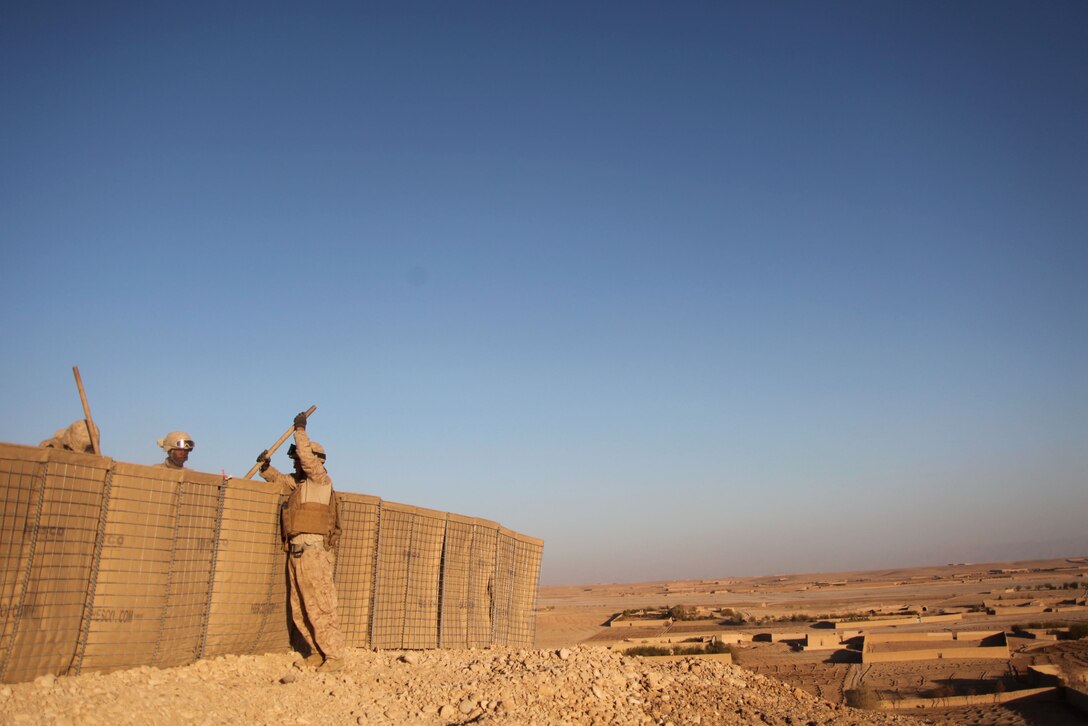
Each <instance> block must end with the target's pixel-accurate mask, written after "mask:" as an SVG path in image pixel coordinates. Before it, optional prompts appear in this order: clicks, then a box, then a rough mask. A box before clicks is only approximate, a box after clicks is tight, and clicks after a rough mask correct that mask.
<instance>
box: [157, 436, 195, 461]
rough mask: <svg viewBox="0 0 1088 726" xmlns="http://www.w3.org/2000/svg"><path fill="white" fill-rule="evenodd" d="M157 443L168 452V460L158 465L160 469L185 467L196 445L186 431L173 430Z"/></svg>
mask: <svg viewBox="0 0 1088 726" xmlns="http://www.w3.org/2000/svg"><path fill="white" fill-rule="evenodd" d="M155 443H156V444H158V445H159V446H160V447H162V450H163V451H165V452H166V461H164V462H162V463H161V464H158V465H157V466H158V468H160V469H184V468H185V462H186V461H188V460H189V452H190V451H192V450H193V447H194V446H196V444H194V443H193V440H192V438H190V436H189V434H187V433H185V432H184V431H171V432H170V433H168V434H167V435H166V436H164V437H163V438H161V439H159V440H158V441H156V442H155Z"/></svg>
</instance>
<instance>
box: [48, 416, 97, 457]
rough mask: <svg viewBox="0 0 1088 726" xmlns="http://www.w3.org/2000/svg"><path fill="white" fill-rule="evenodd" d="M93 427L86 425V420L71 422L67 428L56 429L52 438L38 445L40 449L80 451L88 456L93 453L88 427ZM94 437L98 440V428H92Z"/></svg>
mask: <svg viewBox="0 0 1088 726" xmlns="http://www.w3.org/2000/svg"><path fill="white" fill-rule="evenodd" d="M89 426H94V424H88V423H87V420H86V419H82V418H81V419H80V420H78V421H75V422H73V423H72V424H70V425H69V426H68V428H64V429H57V432H56V433H55V434H53V438H51V439H46V440H45V441H43V442H41V443H40V444H38V447H39V448H42V449H66V450H68V451H81V452H86V453H88V454H93V453H94V446H93V445H92V444H91V435H90V433H89V432H88V427H89ZM94 437H95V438H96V439H97V438H98V427H97V426H94Z"/></svg>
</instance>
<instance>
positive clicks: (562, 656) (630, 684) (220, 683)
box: [0, 561, 1088, 726]
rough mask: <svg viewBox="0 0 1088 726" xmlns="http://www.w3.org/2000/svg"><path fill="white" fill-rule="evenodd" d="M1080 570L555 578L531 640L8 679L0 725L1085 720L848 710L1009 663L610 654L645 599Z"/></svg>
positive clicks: (1005, 579) (840, 608)
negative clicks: (559, 581)
mask: <svg viewBox="0 0 1088 726" xmlns="http://www.w3.org/2000/svg"><path fill="white" fill-rule="evenodd" d="M1069 564H1070V563H1066V562H1063V561H1056V562H1054V563H1044V564H1043V565H1039V566H1035V565H1033V566H1031V567H1024V568H1021V567H1020V566H1019V563H1017V566H1016V567H1014V568H1011V569H1017V570H1019V569H1024V570H1025V571H1024V572H1018V573H1014V574H1002V573H997V574H995V573H993V572H991V570H992V569H1000V568H994V567H993V566H953V567H949V568H931V569H927V570H918V571H914V570H902V571H900V570H897V571H883V572H880V573H834V574H830V575H829V574H823V575H787V576H775V577H768V578H747V579H732V580H728V581H720V580H704V581H698V582H695V583H690V582H684V583H641V584H636V585H594V586H565V587H544V588H541V592H540V599H539V608H538V612H537V620H536V627H537V643H536V646H537V647H536V648H535V649H533V650H510V649H501V648H496V649H484V650H465V651H423V652H393V651H377V652H376V651H369V650H355V651H352V652H350V654H349V656H348V658H347V661H346V666H345V668H344V669H343V670H341V671H339V672H336V673H332V674H322V673H320V672H315V671H312V670H306V669H301V668H298V667H296V666H295V665H294V661H295V659H296V656H295V655H294V654H291V653H287V652H283V653H272V654H267V655H262V656H227V657H223V658H216V659H211V660H207V661H200V662H197V663H194V664H191V665H189V666H185V667H180V668H171V669H165V670H158V669H155V668H146V667H145V668H137V669H132V670H127V671H118V672H115V673H107V674H95V673H90V674H84V675H81V676H76V677H63V678H54V677H53V676H42V677H40V678H38V679H36V680H35V681H33V682H30V683H18V684H11V685H0V725H4V726H6V725H7V724H50V725H54V726H68V725H71V726H77V725H81V724H89V725H90V726H95V725H96V724H100V725H102V726H121V725H124V724H141V725H142V724H149V723H151V724H199V725H201V726H204V725H207V726H214V725H217V724H228V723H229V724H250V723H254V724H269V725H272V724H277V725H278V724H298V725H300V726H306V725H309V724H312V725H313V726H326V725H327V724H428V725H430V724H468V723H474V724H482V723H494V724H542V725H548V726H551V725H554V724H617V725H624V724H658V725H660V724H676V725H677V726H679V725H680V724H752V723H767V724H783V725H785V724H790V725H798V724H805V725H806V726H807V725H809V724H839V725H841V726H846V725H847V724H857V725H858V726H861V725H863V724H890V723H899V724H911V723H940V724H964V725H967V724H970V725H972V726H975V725H979V726H980V725H982V724H993V725H995V726H1039V725H1041V724H1055V725H1057V726H1064V725H1065V724H1074V723H1076V724H1080V723H1084V721H1085V718H1084V716H1083V714H1078V713H1076V712H1074V711H1072V710H1071V709H1070V708H1069V707H1068V706H1067V705H1066V704H1065V703H1063V702H1046V703H1036V704H1030V703H1022V702H1017V703H1015V704H1007V705H1005V706H997V705H984V706H976V707H971V708H962V709H940V710H927V711H925V712H923V713H914V714H910V715H905V714H896V713H888V712H872V711H862V710H857V709H852V708H848V707H847V706H845V705H844V692H845V691H846V690H848V689H850V688H853V687H857V686H858V685H860V684H866V685H871V686H873V687H876V688H895V689H900V690H902V689H907V688H914V689H924V688H928V687H929V686H930V684H935V683H939V682H941V681H942V679H952V680H955V681H963V680H964V679H968V678H970V679H975V681H978V682H980V683H982V682H985V681H988V680H990V679H992V678H994V677H1001V676H1002V675H1003V674H1004V673H1005V671H1004V670H1002V666H1000V665H998V666H996V667H995V666H993V665H983V666H979V665H974V666H969V667H966V668H964V667H962V666H957V668H958V670H955V669H954V670H952V671H951V672H948V671H945V670H941V669H940V668H937V669H933V668H931V667H929V666H926V665H924V664H923V665H920V666H919V665H914V664H911V665H909V666H908V665H904V664H889V667H888V668H887V669H885V670H881V669H878V668H861V667H860V665H859V664H858V663H855V662H853V661H852V660H851V659H850V658H849V657H846V658H844V657H842V651H837V652H835V653H817V652H809V653H797V652H795V651H794V650H793V649H791V647H790V646H788V645H786V644H784V643H779V642H773V643H772V642H763V643H746V644H744V646H743V647H741V648H740V649H738V651H737V662H738V664H739V665H730V664H727V663H722V662H720V661H709V660H699V659H685V660H681V661H676V662H662V661H660V660H655V659H651V658H638V657H626V656H622V655H620V654H618V653H615V652H613V651H611V650H609V649H608V648H607V647H604V646H607V645H609V644H610V643H614V642H616V641H618V640H620V639H622V638H623V637H625V636H630V635H633V634H636V633H640V632H644V634H656V633H659V632H660V628H658V629H656V630H655V629H653V628H651V629H646V630H645V631H638V630H624V631H620V629H617V628H609V627H608V626H607V622H608V620H609V619H610V618H611V616H612V615H614V614H616V613H618V612H621V611H622V610H625V609H629V608H635V607H642V606H645V605H651V606H655V605H661V604H668V603H671V604H679V603H684V604H707V605H713V606H721V605H727V606H729V607H732V608H735V609H737V610H740V611H743V612H744V613H745V614H746V616H748V617H750V618H752V619H764V618H781V617H792V616H796V615H798V614H800V613H810V614H818V613H833V612H864V611H867V610H872V609H877V610H881V611H888V610H892V611H894V610H895V609H896V608H900V607H902V606H904V605H908V604H919V603H925V604H927V606H928V607H930V609H931V610H935V609H937V608H938V607H950V606H954V605H970V604H972V603H975V602H977V601H980V600H981V599H982V598H983V597H990V598H992V597H997V596H998V595H999V594H1008V595H1009V596H1010V598H1011V596H1012V593H1016V594H1017V595H1018V596H1019V595H1022V594H1023V593H1024V592H1025V590H1024V589H1023V588H1028V589H1027V590H1026V592H1029V593H1030V596H1034V595H1037V594H1038V595H1041V594H1045V592H1044V591H1043V590H1036V589H1032V588H1037V587H1039V586H1041V585H1045V584H1046V583H1047V582H1050V581H1054V582H1058V581H1063V580H1068V579H1070V578H1075V577H1083V576H1084V575H1083V572H1082V571H1080V570H1077V569H1075V568H1076V567H1077V565H1073V568H1074V569H1072V570H1070V569H1069ZM1085 567H1088V565H1085ZM1040 568H1041V569H1044V570H1045V569H1047V568H1051V569H1050V571H1047V572H1040V571H1038V570H1039V569H1040ZM1016 587H1020V588H1021V590H1020V591H1019V592H1017V591H1016V590H1015V588H1016ZM980 617H982V616H980ZM1029 619H1030V620H1039V619H1046V618H1043V617H1040V616H1037V615H1033V616H1031V617H1030V618H1029ZM1086 619H1088V616H1086ZM995 622H997V621H995ZM992 624H993V623H992V622H991V623H989V624H988V625H992ZM808 626H809V624H807V623H797V622H777V621H764V622H762V623H761V624H760V625H759V629H760V630H763V631H769V632H775V631H777V632H787V631H788V632H795V631H797V630H799V629H803V628H805V627H808ZM693 627H704V626H693ZM741 627H746V626H741ZM964 627H969V628H977V627H978V623H977V622H965V623H964ZM748 629H749V630H753V628H748ZM1017 648H1018V650H1017V651H1016V652H1015V653H1014V656H1013V658H1012V660H1011V661H1010V665H1009V666H1008V667H1012V668H1014V669H1019V670H1024V669H1026V666H1027V665H1030V664H1036V663H1056V664H1059V665H1062V666H1063V667H1068V668H1081V667H1085V666H1088V643H1082V642H1077V643H1068V642H1060V643H1027V642H1026V641H1025V643H1022V644H1020V645H1019V646H1017ZM847 656H849V654H847Z"/></svg>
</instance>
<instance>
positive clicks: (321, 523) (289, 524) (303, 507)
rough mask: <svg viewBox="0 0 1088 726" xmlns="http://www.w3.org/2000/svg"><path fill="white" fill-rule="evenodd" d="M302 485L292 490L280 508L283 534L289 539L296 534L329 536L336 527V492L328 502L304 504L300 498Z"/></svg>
mask: <svg viewBox="0 0 1088 726" xmlns="http://www.w3.org/2000/svg"><path fill="white" fill-rule="evenodd" d="M301 492H302V487H299V488H297V489H295V490H294V491H293V492H291V496H290V497H288V498H287V501H286V502H284V505H283V508H282V509H281V510H280V525H281V526H282V527H283V536H284V537H285V538H287V539H290V538H291V537H294V536H295V535H296V534H320V535H322V536H324V537H328V536H329V535H330V534H332V531H333V529H334V528H335V527H336V509H335V507H336V492H333V493H332V496H331V497H330V498H329V503H328V504H318V503H317V502H307V503H305V504H302V503H301V502H300V501H299V500H300V499H302V497H301V496H300V494H301Z"/></svg>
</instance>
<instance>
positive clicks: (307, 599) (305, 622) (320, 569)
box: [287, 544, 344, 658]
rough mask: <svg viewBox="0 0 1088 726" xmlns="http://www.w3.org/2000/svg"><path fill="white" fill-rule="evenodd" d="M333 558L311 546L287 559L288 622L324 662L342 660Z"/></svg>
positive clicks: (318, 546)
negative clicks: (288, 584) (333, 659)
mask: <svg viewBox="0 0 1088 726" xmlns="http://www.w3.org/2000/svg"><path fill="white" fill-rule="evenodd" d="M335 561H336V555H334V554H333V553H332V552H329V551H328V550H326V549H325V548H324V546H323V545H320V544H318V545H311V546H309V547H307V548H306V549H305V550H304V551H303V552H302V555H301V556H299V557H294V556H292V555H291V554H288V555H287V576H288V579H289V580H290V586H291V595H290V596H291V620H292V621H294V623H295V628H297V629H298V632H299V633H300V634H301V635H302V638H303V640H305V641H306V644H307V645H308V646H310V651H311V652H313V653H321V654H322V655H324V656H325V657H326V658H342V657H343V656H344V636H343V634H342V633H341V632H340V621H339V620H338V619H337V617H336V585H334V584H333V581H332V571H333V563H334V562H335Z"/></svg>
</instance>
